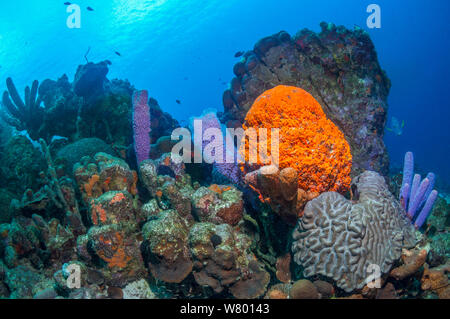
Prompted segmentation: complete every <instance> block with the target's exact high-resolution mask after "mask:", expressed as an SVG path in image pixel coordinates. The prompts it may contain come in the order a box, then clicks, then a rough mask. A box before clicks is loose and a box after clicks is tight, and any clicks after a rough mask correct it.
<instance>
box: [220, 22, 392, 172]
mask: <svg viewBox="0 0 450 319" xmlns="http://www.w3.org/2000/svg"><path fill="white" fill-rule="evenodd" d="M321 28H322V30H321V32H320V33H315V32H312V31H310V30H308V29H303V30H301V31H299V32H298V33H297V34H296V35H295V36H294V37H291V36H290V35H289V34H288V33H286V32H284V31H282V32H279V33H277V34H274V35H272V36H269V37H266V38H263V39H261V40H260V41H258V42H257V43H256V44H255V46H254V48H253V50H250V51H247V52H246V53H245V54H244V55H243V57H242V59H241V61H239V62H238V63H237V64H236V65H235V66H234V68H233V71H234V74H235V78H233V80H232V81H231V83H230V88H229V89H228V90H226V91H225V92H224V94H223V105H224V114H223V116H222V117H221V120H222V121H223V122H224V123H227V126H228V127H237V126H239V125H240V124H241V123H242V122H243V120H244V118H245V116H246V114H247V112H248V111H249V109H250V107H251V105H252V104H253V102H254V101H255V99H256V98H257V97H258V96H259V95H261V94H262V93H263V92H264V91H266V90H268V89H271V88H274V87H276V86H277V85H291V86H296V87H300V88H303V89H304V90H306V91H307V92H309V93H311V95H312V96H314V97H315V99H317V100H318V102H319V103H320V105H322V107H323V109H324V112H325V113H326V115H327V117H328V118H329V119H330V120H331V121H333V122H334V123H335V124H336V125H337V126H338V127H339V129H340V130H341V131H342V132H343V133H344V135H345V137H346V139H347V141H348V142H349V144H350V147H351V151H352V155H353V167H352V169H353V175H357V174H359V173H361V172H362V170H365V169H366V170H374V171H378V172H381V173H382V174H387V171H388V156H387V153H386V149H385V146H384V143H383V140H382V138H383V132H384V125H385V122H386V113H387V96H388V93H389V89H390V86H391V84H390V81H389V79H388V78H387V76H386V74H385V72H384V71H383V70H382V69H381V68H380V65H379V63H378V59H377V54H376V52H375V49H374V46H373V43H372V41H371V40H370V38H369V35H368V34H367V33H366V32H365V31H364V30H362V29H361V28H358V27H355V29H354V30H348V29H346V28H345V27H343V26H338V27H336V26H335V25H333V24H331V23H330V24H327V23H325V22H322V23H321Z"/></svg>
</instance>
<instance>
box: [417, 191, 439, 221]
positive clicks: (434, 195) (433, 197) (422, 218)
mask: <svg viewBox="0 0 450 319" xmlns="http://www.w3.org/2000/svg"><path fill="white" fill-rule="evenodd" d="M437 195H438V192H437V191H436V190H433V191H431V192H430V195H429V196H428V198H427V200H426V201H425V206H424V207H423V208H422V210H421V211H420V213H419V216H418V217H417V219H416V221H415V222H414V226H415V227H416V228H417V229H419V228H420V227H421V226H422V225H423V223H424V222H425V220H426V219H427V217H428V215H429V214H430V212H431V209H432V208H433V205H434V202H435V201H436V199H437Z"/></svg>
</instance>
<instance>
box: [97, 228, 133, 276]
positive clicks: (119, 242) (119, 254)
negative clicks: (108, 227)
mask: <svg viewBox="0 0 450 319" xmlns="http://www.w3.org/2000/svg"><path fill="white" fill-rule="evenodd" d="M99 240H100V241H101V242H102V243H103V244H105V245H107V246H110V248H111V251H112V252H113V254H112V256H106V254H105V252H104V251H103V250H101V251H99V253H98V254H99V256H100V258H102V259H103V260H104V261H106V262H107V263H108V267H109V268H113V267H118V268H124V267H126V266H127V264H128V262H129V261H130V260H131V256H128V255H127V254H126V253H125V249H124V242H123V235H122V234H121V233H119V232H116V233H115V234H114V237H113V238H111V239H110V238H105V237H104V236H100V238H99Z"/></svg>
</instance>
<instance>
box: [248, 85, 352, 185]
mask: <svg viewBox="0 0 450 319" xmlns="http://www.w3.org/2000/svg"><path fill="white" fill-rule="evenodd" d="M242 127H243V129H244V130H246V129H248V128H255V129H256V130H258V129H259V128H266V129H267V130H268V132H269V133H270V129H271V128H279V168H280V169H283V168H286V167H292V168H294V169H295V170H296V171H297V172H298V186H299V188H302V189H304V190H306V191H312V192H318V193H322V192H326V191H338V192H345V191H346V190H347V189H348V187H349V186H350V182H351V178H350V171H351V167H352V155H351V153H350V147H349V145H348V143H347V141H346V140H345V138H344V134H343V133H342V132H341V131H340V130H339V129H338V127H337V126H336V125H334V123H333V122H331V121H330V120H329V119H328V118H327V116H326V115H325V113H324V111H323V110H322V107H321V106H320V104H319V103H318V102H317V101H316V100H315V99H314V97H312V95H311V94H309V93H308V92H306V91H305V90H303V89H300V88H297V87H293V86H285V85H279V86H277V87H275V88H273V89H270V90H267V91H265V92H264V93H263V94H261V95H260V96H259V97H258V98H257V99H256V100H255V102H254V103H253V105H252V107H251V108H250V110H249V111H248V113H247V115H246V117H245V120H244V124H243V126H242ZM268 135H269V139H268V141H267V149H268V154H269V155H270V151H271V150H270V145H271V141H270V134H268ZM245 143H246V144H247V146H248V139H247V140H246V142H245ZM259 146H260V145H259ZM244 157H245V159H246V160H248V152H246V153H245V156H244ZM258 161H259V158H258ZM257 165H263V163H261V162H258V163H257Z"/></svg>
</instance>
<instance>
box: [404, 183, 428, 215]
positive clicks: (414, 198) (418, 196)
mask: <svg viewBox="0 0 450 319" xmlns="http://www.w3.org/2000/svg"><path fill="white" fill-rule="evenodd" d="M416 176H417V174H416ZM414 179H416V177H414ZM419 180H420V176H419ZM428 184H430V181H429V180H428V179H427V178H425V179H424V180H423V181H422V182H421V183H420V185H419V187H418V188H417V190H416V192H415V193H414V194H413V193H412V191H411V201H410V203H409V206H408V216H409V217H410V218H411V219H413V218H414V216H415V215H416V212H417V209H418V208H419V205H420V203H421V202H422V199H423V197H424V196H425V192H426V191H427V188H428Z"/></svg>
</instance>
